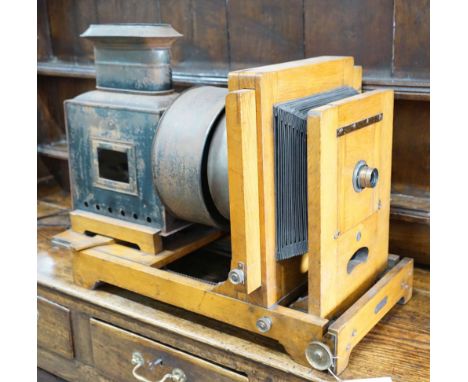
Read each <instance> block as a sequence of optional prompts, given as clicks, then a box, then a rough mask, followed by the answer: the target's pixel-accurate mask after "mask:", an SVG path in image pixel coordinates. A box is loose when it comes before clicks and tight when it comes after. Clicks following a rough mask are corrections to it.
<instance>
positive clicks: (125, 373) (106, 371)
mask: <svg viewBox="0 0 468 382" xmlns="http://www.w3.org/2000/svg"><path fill="white" fill-rule="evenodd" d="M91 338H92V348H93V356H94V366H95V367H96V368H97V369H98V370H100V372H101V373H102V374H103V376H105V377H109V378H112V379H115V380H116V381H126V382H128V381H136V380H137V379H136V378H135V377H134V376H133V375H132V370H133V369H134V367H135V365H134V364H132V357H133V355H134V354H135V353H139V354H140V355H141V356H142V358H143V359H144V362H145V363H144V365H143V366H142V367H139V368H138V369H137V370H136V373H137V374H138V375H140V376H143V377H145V378H147V379H149V380H151V381H159V380H160V379H161V378H162V377H163V376H164V375H165V374H169V373H171V372H172V371H173V370H174V369H175V368H177V369H180V370H182V371H183V372H184V374H185V375H186V377H187V379H186V380H187V382H190V381H223V382H224V381H243V382H245V381H248V379H247V378H246V377H244V376H242V375H240V374H237V373H235V372H233V371H230V370H227V369H224V368H222V367H220V366H218V365H215V364H212V363H210V362H208V361H205V360H202V359H200V358H197V357H194V356H192V355H189V354H187V353H183V352H181V351H179V350H175V349H173V348H170V347H167V346H165V345H162V344H160V343H158V342H155V341H152V340H149V339H147V338H144V337H141V336H139V335H136V334H134V333H131V332H128V331H126V330H123V329H120V328H117V327H115V326H112V325H109V324H106V323H103V322H101V321H97V320H94V319H91ZM168 380H169V381H170V379H168Z"/></svg>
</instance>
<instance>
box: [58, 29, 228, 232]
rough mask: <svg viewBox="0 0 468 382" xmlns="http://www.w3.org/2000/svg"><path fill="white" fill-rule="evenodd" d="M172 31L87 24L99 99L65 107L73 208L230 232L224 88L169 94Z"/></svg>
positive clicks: (172, 227)
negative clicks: (191, 224)
mask: <svg viewBox="0 0 468 382" xmlns="http://www.w3.org/2000/svg"><path fill="white" fill-rule="evenodd" d="M180 36H181V35H180V34H179V33H178V32H177V31H175V30H174V29H173V28H172V27H171V26H170V25H166V24H153V25H147V24H110V25H91V26H90V27H89V28H88V30H87V31H86V32H85V33H83V34H82V37H85V38H87V39H90V40H91V41H92V42H93V43H94V45H95V47H94V51H95V56H96V72H97V90H94V91H91V92H88V93H85V94H82V95H79V96H78V97H76V98H74V99H72V100H68V101H66V102H65V111H66V121H67V132H68V141H69V152H70V162H69V163H70V174H71V183H72V190H73V192H72V194H73V207H74V209H80V210H85V211H92V212H94V213H97V214H100V215H105V216H109V217H113V218H118V219H121V220H125V221H130V222H134V223H138V224H143V225H147V226H151V227H154V228H157V229H159V230H160V232H161V235H169V234H171V233H173V232H175V231H177V230H180V229H182V228H184V227H186V226H187V225H188V224H190V223H200V224H205V225H210V226H215V227H219V228H223V229H228V228H229V195H228V177H227V144H226V118H225V112H224V107H225V97H226V94H227V89H225V88H217V87H209V86H204V87H196V88H192V89H189V90H187V91H186V92H184V93H183V94H182V95H179V94H178V93H176V92H175V91H174V90H173V89H172V79H171V67H170V47H171V45H172V43H173V42H174V41H175V40H176V39H177V38H178V37H180Z"/></svg>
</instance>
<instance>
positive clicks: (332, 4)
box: [304, 0, 393, 75]
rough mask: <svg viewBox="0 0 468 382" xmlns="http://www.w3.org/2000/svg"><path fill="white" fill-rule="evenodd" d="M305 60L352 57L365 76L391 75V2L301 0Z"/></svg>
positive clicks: (382, 0)
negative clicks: (317, 57) (330, 56)
mask: <svg viewBox="0 0 468 382" xmlns="http://www.w3.org/2000/svg"><path fill="white" fill-rule="evenodd" d="M304 29H305V41H304V45H305V55H306V57H311V56H320V55H343V56H354V61H355V63H356V64H357V65H362V66H363V68H364V74H366V75H369V74H372V72H375V71H380V72H384V73H390V70H391V61H392V40H393V0H304Z"/></svg>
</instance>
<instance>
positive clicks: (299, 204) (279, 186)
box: [273, 87, 358, 260]
mask: <svg viewBox="0 0 468 382" xmlns="http://www.w3.org/2000/svg"><path fill="white" fill-rule="evenodd" d="M356 94H358V92H357V91H356V90H355V89H353V88H351V87H341V88H336V89H333V90H331V91H328V92H324V93H319V94H315V95H313V96H310V97H304V98H298V99H295V100H292V101H288V102H284V103H280V104H276V105H275V106H274V107H273V115H274V139H275V193H276V195H275V197H276V259H277V260H285V259H289V258H291V257H294V256H299V255H302V254H304V253H306V252H307V247H308V238H307V220H308V219H307V151H306V150H307V113H308V112H309V110H311V109H314V108H317V107H320V106H324V105H326V104H328V103H330V102H333V101H337V100H340V99H343V98H346V97H350V96H353V95H356Z"/></svg>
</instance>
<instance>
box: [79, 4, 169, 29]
mask: <svg viewBox="0 0 468 382" xmlns="http://www.w3.org/2000/svg"><path fill="white" fill-rule="evenodd" d="M80 1H81V0H80ZM94 1H95V2H96V11H97V16H98V22H99V23H101V24H107V23H158V22H160V15H159V2H158V1H155V0H94Z"/></svg>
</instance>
